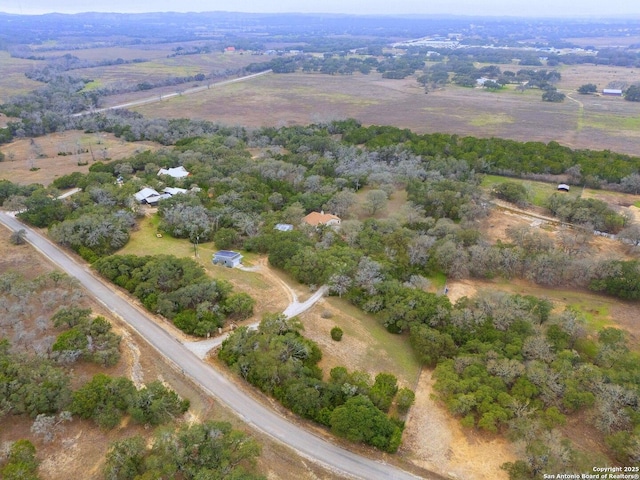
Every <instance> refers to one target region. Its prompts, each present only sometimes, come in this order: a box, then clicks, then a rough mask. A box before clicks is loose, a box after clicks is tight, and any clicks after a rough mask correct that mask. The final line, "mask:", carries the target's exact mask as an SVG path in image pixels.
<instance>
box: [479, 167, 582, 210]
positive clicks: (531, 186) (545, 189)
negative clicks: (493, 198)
mask: <svg viewBox="0 0 640 480" xmlns="http://www.w3.org/2000/svg"><path fill="white" fill-rule="evenodd" d="M505 182H514V183H520V184H522V185H524V186H525V188H526V189H527V191H528V192H529V201H530V202H531V203H532V204H534V205H536V206H538V207H544V205H545V201H546V199H547V198H548V197H549V196H551V195H552V194H554V193H556V192H557V187H558V185H557V184H556V183H547V182H538V181H534V180H523V179H520V178H512V177H501V176H498V175H485V176H484V178H483V179H482V183H481V186H482V187H483V188H486V189H490V188H491V187H492V186H493V185H495V184H500V183H505ZM581 191H582V189H581V188H578V187H574V188H572V189H571V191H570V192H569V195H570V196H572V197H574V198H578V197H579V196H580V194H581Z"/></svg>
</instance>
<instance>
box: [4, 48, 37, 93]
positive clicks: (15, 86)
mask: <svg viewBox="0 0 640 480" xmlns="http://www.w3.org/2000/svg"><path fill="white" fill-rule="evenodd" d="M36 65H38V61H37V60H25V59H22V58H12V57H11V55H9V52H6V51H0V71H1V72H2V75H0V104H2V103H5V101H6V100H8V99H9V97H13V96H15V95H21V94H23V93H27V92H30V91H32V90H35V89H36V88H40V87H42V86H43V84H42V83H40V82H36V81H34V80H29V79H28V78H27V77H25V75H24V74H25V72H27V71H28V70H30V69H31V68H33V67H34V66H36Z"/></svg>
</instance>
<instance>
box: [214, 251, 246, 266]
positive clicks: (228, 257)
mask: <svg viewBox="0 0 640 480" xmlns="http://www.w3.org/2000/svg"><path fill="white" fill-rule="evenodd" d="M211 261H212V262H213V264H214V265H224V266H225V267H229V268H233V267H237V266H238V265H240V264H241V263H242V255H241V254H239V253H238V252H234V251H231V250H218V251H217V252H216V253H214V254H213V258H212V259H211Z"/></svg>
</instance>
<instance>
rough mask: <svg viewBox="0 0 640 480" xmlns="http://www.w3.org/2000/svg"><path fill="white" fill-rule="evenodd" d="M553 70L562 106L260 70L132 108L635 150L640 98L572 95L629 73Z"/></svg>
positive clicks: (255, 122) (472, 91) (512, 96)
mask: <svg viewBox="0 0 640 480" xmlns="http://www.w3.org/2000/svg"><path fill="white" fill-rule="evenodd" d="M590 69H592V70H593V71H594V72H597V75H591V70H590ZM598 69H600V70H598ZM562 75H563V80H562V81H561V82H560V84H559V85H558V88H559V90H561V91H563V92H566V93H568V94H569V96H570V98H568V99H567V100H565V102H563V103H548V102H542V101H541V98H540V97H541V93H540V91H538V90H531V91H527V92H524V93H519V92H516V91H515V90H514V89H513V88H507V89H505V90H504V91H500V92H489V91H484V90H481V89H477V88H461V87H456V86H451V85H449V86H447V87H446V88H444V89H441V90H437V91H434V92H430V93H429V94H426V95H425V94H424V91H423V89H422V88H421V87H420V86H419V85H418V84H417V82H416V81H415V78H407V79H405V80H387V79H382V78H381V77H380V75H379V74H373V73H372V74H370V75H360V74H356V75H352V76H330V75H321V74H305V73H295V74H286V75H276V74H273V75H267V76H265V77H260V78H256V79H252V80H251V81H248V82H244V83H239V84H233V85H227V86H224V87H221V88H219V89H211V90H208V91H206V92H202V93H199V94H196V95H192V96H185V97H179V98H173V99H170V100H169V101H166V102H163V103H156V104H149V105H145V106H141V107H137V108H136V110H137V111H139V112H140V113H142V114H144V115H146V116H149V117H159V118H179V117H181V116H184V112H185V111H188V112H190V116H191V118H197V119H206V120H211V121H215V122H220V123H225V124H231V125H245V126H249V127H259V126H265V125H270V126H284V125H305V124H309V123H314V122H322V121H330V120H335V119H344V118H349V117H352V118H356V119H358V120H360V121H361V122H362V123H363V124H365V125H369V124H376V125H394V126H397V127H400V128H409V129H411V130H414V131H416V132H418V133H435V132H445V133H456V134H459V135H473V136H478V137H489V136H494V137H503V138H511V139H514V140H519V141H544V142H548V141H552V140H554V141H558V142H559V143H561V144H564V145H567V146H570V147H572V148H590V149H597V150H601V149H610V150H613V151H617V152H622V153H628V154H637V153H638V152H640V128H639V127H640V120H639V114H640V105H638V104H637V103H634V102H627V101H624V100H623V99H621V98H612V97H602V96H595V95H594V96H584V95H578V94H577V93H576V92H575V89H576V88H577V87H579V86H580V85H582V84H584V83H597V84H599V86H601V87H604V86H605V82H606V83H608V82H609V81H612V80H624V81H627V82H630V81H632V79H633V78H635V77H634V71H633V70H630V69H622V68H620V69H612V70H611V71H609V70H605V68H604V67H589V66H587V67H571V70H569V69H568V68H567V71H566V72H565V71H563V72H562ZM565 77H566V80H565ZM565 83H566V85H565Z"/></svg>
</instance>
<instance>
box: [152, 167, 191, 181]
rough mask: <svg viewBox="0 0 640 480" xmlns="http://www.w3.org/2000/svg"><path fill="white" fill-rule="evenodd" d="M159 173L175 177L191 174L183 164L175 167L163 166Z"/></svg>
mask: <svg viewBox="0 0 640 480" xmlns="http://www.w3.org/2000/svg"><path fill="white" fill-rule="evenodd" d="M158 175H169V176H170V177H173V178H184V177H188V176H189V172H188V171H187V169H186V168H184V167H183V166H182V165H180V166H179V167H175V168H161V169H160V170H159V171H158Z"/></svg>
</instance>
